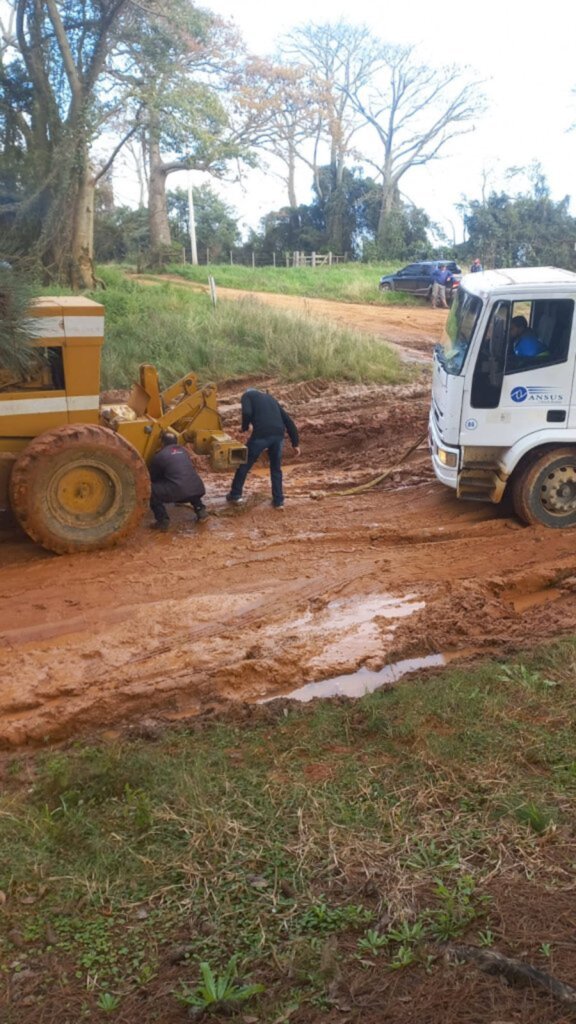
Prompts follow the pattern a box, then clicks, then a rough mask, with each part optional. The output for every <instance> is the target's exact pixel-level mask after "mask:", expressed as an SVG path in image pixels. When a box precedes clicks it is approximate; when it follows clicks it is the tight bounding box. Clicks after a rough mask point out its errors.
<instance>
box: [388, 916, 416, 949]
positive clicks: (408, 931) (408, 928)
mask: <svg viewBox="0 0 576 1024" xmlns="http://www.w3.org/2000/svg"><path fill="white" fill-rule="evenodd" d="M388 938H389V939H392V940H393V942H399V943H401V945H402V946H411V945H414V943H416V942H420V940H421V939H423V938H424V925H423V924H422V921H413V922H410V921H402V923H401V924H399V925H398V927H397V928H391V929H390V931H389V932H388Z"/></svg>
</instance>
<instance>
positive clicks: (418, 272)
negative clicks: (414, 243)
mask: <svg viewBox="0 0 576 1024" xmlns="http://www.w3.org/2000/svg"><path fill="white" fill-rule="evenodd" d="M442 264H444V266H446V267H447V269H448V270H449V272H450V274H451V275H452V284H450V285H449V286H448V287H447V289H446V298H447V300H448V302H451V301H452V296H453V294H454V292H455V291H456V289H457V288H458V285H459V284H460V279H461V277H462V271H461V270H460V267H459V266H458V264H457V263H454V260H426V261H424V262H422V263H409V264H408V266H407V267H404V268H403V269H402V270H397V271H396V273H395V274H387V275H386V276H385V277H381V278H380V284H379V285H378V287H379V289H380V291H381V292H390V291H395V292H410V294H411V295H423V296H425V298H427V299H429V298H430V297H431V295H432V274H433V272H434V270H436V267H439V266H441V265H442Z"/></svg>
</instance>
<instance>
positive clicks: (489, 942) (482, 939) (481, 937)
mask: <svg viewBox="0 0 576 1024" xmlns="http://www.w3.org/2000/svg"><path fill="white" fill-rule="evenodd" d="M478 943H479V945H480V946H493V945H494V933H493V932H492V931H491V930H490V928H485V929H484V931H482V932H478Z"/></svg>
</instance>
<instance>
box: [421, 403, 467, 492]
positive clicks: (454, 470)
mask: <svg viewBox="0 0 576 1024" xmlns="http://www.w3.org/2000/svg"><path fill="white" fill-rule="evenodd" d="M428 445H429V447H430V455H431V456H432V467H433V469H434V472H435V474H436V477H437V479H438V480H439V481H440V483H441V484H444V485H445V487H452V489H453V490H456V488H457V486H458V467H459V465H460V449H459V448H450V447H449V446H448V445H445V444H444V443H443V442H442V439H441V437H440V434H439V433H438V428H437V426H436V422H435V420H434V416H433V413H432V411H431V412H430V419H429V421H428Z"/></svg>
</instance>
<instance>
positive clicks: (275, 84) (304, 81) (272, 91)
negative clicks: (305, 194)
mask: <svg viewBox="0 0 576 1024" xmlns="http://www.w3.org/2000/svg"><path fill="white" fill-rule="evenodd" d="M238 102H239V105H240V106H241V107H242V108H243V110H244V111H245V114H246V115H247V116H248V117H249V118H250V119H251V120H252V122H253V123H254V125H256V124H257V125H258V132H257V140H258V143H259V148H260V149H261V150H262V151H263V152H265V153H269V154H271V155H272V156H274V157H276V159H277V160H278V161H279V164H280V166H281V167H282V170H281V171H280V173H279V177H280V178H281V180H282V181H283V182H284V184H285V186H286V192H287V198H288V204H289V210H290V213H289V217H290V222H291V229H290V230H291V233H292V234H297V232H298V229H299V215H298V199H297V192H296V170H297V166H298V163H299V162H302V163H304V164H305V165H306V166H307V167H308V168H309V169H310V170H311V171H313V172H314V171H315V169H316V167H317V153H318V145H319V142H320V138H321V132H322V114H321V109H320V96H319V90H318V87H317V81H316V78H315V76H314V74H311V73H310V69H309V68H307V67H306V66H303V65H300V64H291V65H289V64H281V63H277V62H274V61H269V60H264V59H260V58H252V59H250V61H249V62H248V64H247V68H246V75H245V77H244V81H243V87H242V90H241V92H240V93H239V96H238Z"/></svg>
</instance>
